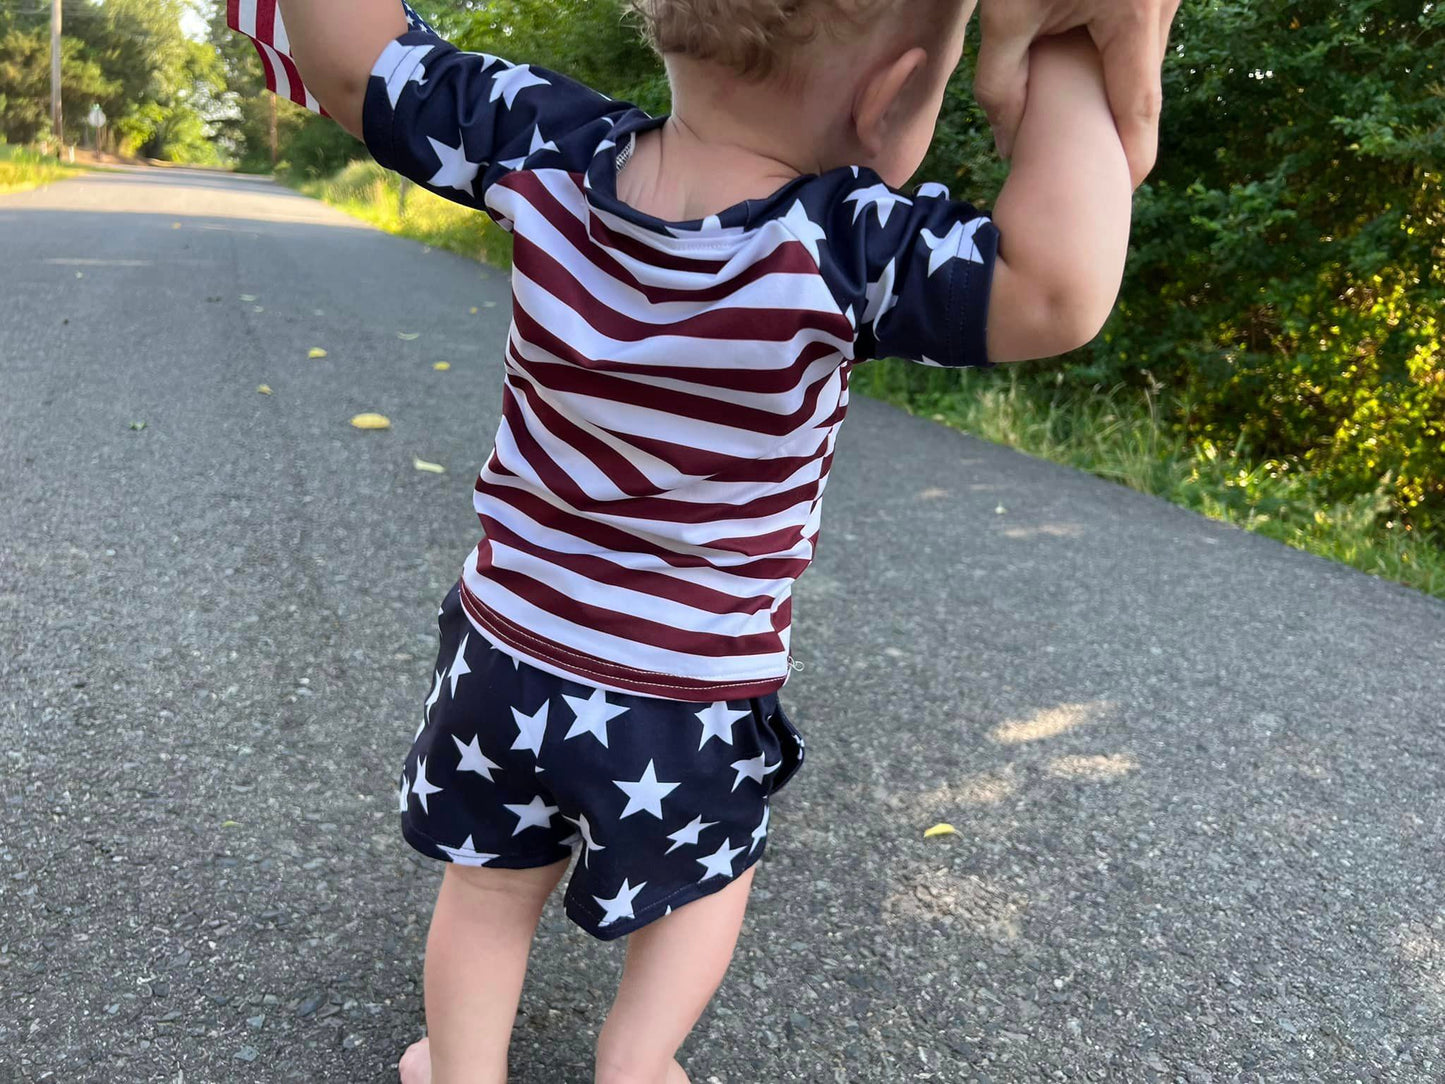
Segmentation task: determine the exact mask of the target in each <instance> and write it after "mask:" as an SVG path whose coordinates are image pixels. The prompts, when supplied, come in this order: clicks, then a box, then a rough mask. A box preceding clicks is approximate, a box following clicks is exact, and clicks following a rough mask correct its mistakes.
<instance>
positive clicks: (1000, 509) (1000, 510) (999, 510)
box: [993, 505, 1008, 516]
mask: <svg viewBox="0 0 1445 1084" xmlns="http://www.w3.org/2000/svg"><path fill="white" fill-rule="evenodd" d="M993 514H994V515H996V516H1002V515H1007V514H1008V509H1007V508H1005V507H1004V506H1003V505H999V506H998V507H997V508H995V509H994V510H993Z"/></svg>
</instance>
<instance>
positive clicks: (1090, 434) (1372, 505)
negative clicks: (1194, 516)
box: [851, 361, 1445, 599]
mask: <svg viewBox="0 0 1445 1084" xmlns="http://www.w3.org/2000/svg"><path fill="white" fill-rule="evenodd" d="M851 386H852V387H853V389H855V390H857V391H858V392H860V393H861V394H864V395H869V396H872V397H873V398H877V399H882V400H884V401H885V402H890V403H893V404H895V405H897V406H901V407H903V408H904V409H905V410H907V411H908V412H909V413H911V414H918V415H922V416H924V417H929V418H932V419H933V420H934V421H939V422H943V423H944V424H946V425H950V426H953V427H954V428H956V429H961V430H963V431H964V432H967V433H970V434H972V435H974V436H977V437H981V438H982V439H984V440H989V441H993V442H994V443H996V444H1003V445H1007V446H1008V447H1011V448H1016V449H1018V450H1019V451H1023V452H1027V453H1028V454H1030V455H1035V456H1038V457H1039V458H1042V459H1048V460H1051V461H1052V462H1055V463H1064V464H1067V465H1069V466H1072V467H1077V468H1079V469H1080V470H1086V471H1088V472H1090V473H1091V474H1096V475H1098V476H1099V477H1101V478H1107V479H1109V480H1110V481H1113V482H1118V483H1119V484H1121V485H1126V486H1129V487H1130V488H1131V489H1137V490H1139V491H1141V492H1143V493H1151V494H1154V495H1155V496H1158V497H1163V498H1164V499H1165V500H1168V501H1172V502H1173V503H1174V504H1178V505H1182V506H1183V507H1185V508H1191V509H1193V510H1194V511H1196V512H1199V513H1201V514H1203V515H1206V516H1209V517H1210V518H1212V519H1218V520H1224V521H1226V522H1229V523H1233V524H1235V525H1236V526H1239V527H1242V528H1244V529H1245V530H1248V531H1255V532H1257V533H1259V534H1263V535H1267V536H1269V537H1270V538H1274V539H1277V540H1278V541H1280V542H1284V543H1285V544H1287V545H1290V546H1293V547H1295V548H1296V549H1302V550H1307V551H1308V552H1310V553H1314V554H1317V555H1319V556H1321V557H1327V558H1330V559H1332V560H1335V561H1340V562H1342V563H1344V564H1348V565H1351V566H1353V567H1355V568H1358V569H1360V570H1361V571H1363V572H1368V573H1370V574H1372V575H1375V576H1380V577H1383V578H1385V579H1389V580H1394V581H1396V582H1398V583H1403V584H1407V585H1408V586H1411V587H1414V588H1417V589H1418V590H1420V591H1423V592H1425V593H1426V594H1430V595H1434V596H1435V597H1437V598H1442V599H1445V540H1441V539H1431V538H1422V537H1420V536H1419V535H1417V534H1415V533H1412V532H1410V531H1407V530H1405V529H1404V528H1403V527H1402V526H1401V524H1400V523H1399V522H1398V521H1395V520H1392V519H1391V518H1390V501H1389V499H1388V497H1387V496H1386V495H1385V489H1386V486H1387V485H1388V481H1389V479H1388V478H1386V479H1382V481H1381V485H1380V488H1379V489H1377V490H1376V491H1375V492H1374V493H1373V494H1366V495H1364V496H1361V497H1358V498H1356V499H1355V500H1352V501H1348V502H1344V503H1331V502H1329V501H1328V500H1327V499H1325V498H1323V497H1322V496H1321V494H1320V488H1321V487H1320V486H1319V484H1318V482H1317V480H1316V479H1314V478H1312V477H1311V476H1310V474H1309V473H1308V472H1305V471H1300V470H1299V469H1298V468H1297V467H1296V466H1295V465H1294V464H1292V463H1288V462H1280V461H1274V460H1269V461H1265V462H1257V461H1251V460H1248V459H1247V458H1245V457H1244V455H1243V452H1242V448H1241V446H1236V447H1234V448H1228V447H1223V446H1220V445H1216V444H1214V443H1212V442H1209V441H1203V442H1200V443H1197V444H1192V443H1189V442H1187V441H1185V440H1184V439H1183V438H1182V437H1180V436H1178V435H1176V434H1174V433H1172V432H1170V430H1169V428H1168V427H1167V426H1166V425H1165V424H1164V423H1163V422H1162V421H1161V419H1162V418H1165V417H1168V416H1169V414H1168V412H1167V411H1166V410H1164V409H1163V408H1162V405H1161V403H1160V400H1159V398H1158V395H1157V393H1156V392H1155V391H1154V390H1152V389H1145V390H1143V391H1138V390H1130V389H1126V388H1124V387H1123V386H1119V387H1115V388H1112V389H1109V390H1100V391H1098V392H1095V393H1092V394H1087V395H1085V394H1081V393H1079V392H1076V391H1072V392H1071V391H1066V390H1063V389H1054V388H1050V387H1049V386H1048V384H1047V382H1042V383H1041V382H1039V381H1037V380H1027V379H1024V378H1022V377H1021V376H1020V375H1019V371H1018V370H1017V369H1014V368H1011V367H1005V368H1003V369H1002V370H999V371H994V372H982V371H976V370H975V371H969V370H964V371H959V372H945V371H940V370H936V369H928V368H923V367H921V366H917V365H910V364H908V363H906V362H900V361H882V362H870V363H868V364H866V365H863V366H861V367H859V368H858V369H856V370H855V371H854V374H853V380H852V385H851Z"/></svg>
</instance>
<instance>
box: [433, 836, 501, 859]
mask: <svg viewBox="0 0 1445 1084" xmlns="http://www.w3.org/2000/svg"><path fill="white" fill-rule="evenodd" d="M437 850H439V851H441V852H442V853H443V854H445V855H446V856H447V857H448V858H450V859H451V860H452V861H453V862H455V863H456V864H457V865H459V866H485V865H486V864H487V863H488V862H490V861H491V860H492V859H493V858H496V857H497V856H496V855H495V854H483V853H481V852H480V851H478V850H477V849H476V848H475V847H474V846H473V845H472V837H471V836H467V838H466V839H465V840H463V841H462V845H461V846H460V847H443V846H442V845H441V844H440V843H438V844H437Z"/></svg>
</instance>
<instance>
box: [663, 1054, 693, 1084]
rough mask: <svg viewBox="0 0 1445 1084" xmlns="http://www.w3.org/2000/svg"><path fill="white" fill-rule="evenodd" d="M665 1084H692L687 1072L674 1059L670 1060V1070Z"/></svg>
mask: <svg viewBox="0 0 1445 1084" xmlns="http://www.w3.org/2000/svg"><path fill="white" fill-rule="evenodd" d="M667 1084H692V1081H691V1080H689V1079H688V1075H687V1071H686V1070H685V1069H683V1067H682V1066H681V1065H679V1064H678V1061H677V1059H676V1058H673V1059H672V1068H671V1069H669V1070H668V1077H667Z"/></svg>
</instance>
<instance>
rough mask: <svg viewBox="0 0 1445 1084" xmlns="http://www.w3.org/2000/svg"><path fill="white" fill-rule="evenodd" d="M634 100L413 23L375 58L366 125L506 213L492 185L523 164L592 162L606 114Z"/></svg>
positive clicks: (419, 172) (400, 159) (470, 199)
mask: <svg viewBox="0 0 1445 1084" xmlns="http://www.w3.org/2000/svg"><path fill="white" fill-rule="evenodd" d="M627 108H630V107H629V106H626V105H625V104H623V103H619V102H614V101H612V100H611V99H609V98H607V97H606V96H605V95H602V94H599V93H598V92H596V91H594V90H591V89H590V88H588V87H585V86H583V85H582V84H580V83H577V82H575V81H574V80H571V79H568V78H567V77H566V76H563V75H558V74H557V73H556V72H551V71H547V70H545V69H542V68H535V67H532V66H531V65H528V64H510V63H508V62H506V61H504V60H499V59H498V58H496V57H493V56H487V55H486V54H483V53H468V52H463V51H461V50H459V49H457V48H456V47H455V46H454V45H452V44H450V43H449V42H447V41H445V40H443V39H442V38H439V37H437V36H436V35H435V34H431V33H428V32H426V31H423V30H412V31H410V32H408V33H406V34H403V35H402V36H401V37H399V38H397V39H396V40H395V41H392V42H390V43H389V44H388V45H387V47H386V48H385V49H384V50H383V51H382V54H381V56H380V57H378V58H377V61H376V64H375V65H374V66H373V67H372V70H371V77H370V80H369V81H368V83H367V88H366V100H365V105H364V108H363V113H362V129H363V134H364V136H365V139H366V147H367V150H368V151H370V152H371V155H372V157H374V158H375V159H376V160H377V162H379V163H380V164H381V165H383V166H385V167H386V168H387V169H391V170H394V171H396V172H397V173H400V174H402V175H403V176H405V177H409V178H410V179H411V180H413V181H415V182H416V183H417V184H419V185H421V186H422V187H424V188H427V189H428V190H430V191H432V192H435V193H436V194H437V195H439V196H442V197H444V198H446V199H449V200H452V201H453V202H455V203H460V204H463V205H464V206H468V207H475V208H477V209H479V210H487V211H488V212H489V213H493V217H500V216H498V215H496V214H495V213H494V212H492V211H491V209H490V208H488V207H487V205H486V199H485V197H486V192H487V189H488V188H490V187H491V186H492V185H493V184H494V183H496V182H497V181H498V180H500V179H501V178H502V177H503V176H505V175H506V174H507V173H509V172H511V171H513V170H518V169H523V168H529V167H540V166H545V167H549V168H559V169H568V170H579V169H584V168H585V167H586V164H587V160H588V159H589V158H590V157H591V151H592V150H595V147H596V145H597V143H598V142H600V139H601V136H600V135H599V134H598V131H599V130H598V128H597V127H596V125H597V123H598V122H599V121H601V120H603V118H606V117H608V116H611V115H613V114H616V113H617V112H619V111H621V110H624V109H627ZM589 129H590V133H591V137H590V139H589ZM589 144H590V145H589Z"/></svg>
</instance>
